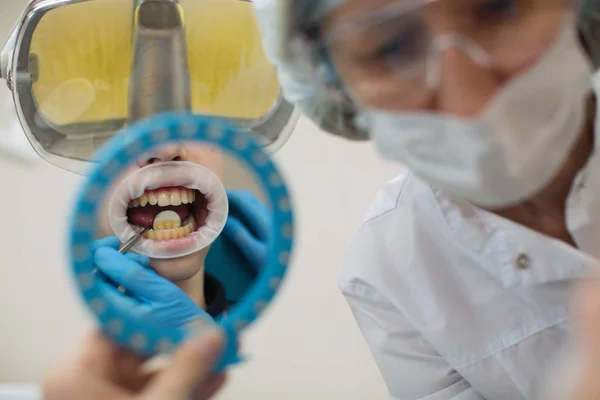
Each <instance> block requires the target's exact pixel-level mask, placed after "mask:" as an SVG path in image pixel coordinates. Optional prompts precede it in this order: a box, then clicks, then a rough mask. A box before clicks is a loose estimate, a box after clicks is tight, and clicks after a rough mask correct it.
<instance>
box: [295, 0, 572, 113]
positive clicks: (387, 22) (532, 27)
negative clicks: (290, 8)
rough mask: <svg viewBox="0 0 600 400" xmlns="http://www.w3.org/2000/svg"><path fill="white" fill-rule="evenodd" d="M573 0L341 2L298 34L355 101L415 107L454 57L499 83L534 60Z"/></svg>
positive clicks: (422, 104) (560, 25) (424, 100)
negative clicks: (493, 76)
mask: <svg viewBox="0 0 600 400" xmlns="http://www.w3.org/2000/svg"><path fill="white" fill-rule="evenodd" d="M576 5H577V2H575V1H573V0H373V1H363V2H356V1H355V2H342V6H341V7H344V10H343V12H338V13H336V14H335V15H332V16H331V18H328V19H326V20H325V21H319V23H318V24H316V25H317V26H314V25H315V24H309V26H307V27H300V29H297V33H298V34H299V35H300V36H304V37H305V42H306V43H308V47H309V48H312V50H310V51H311V52H312V54H313V57H314V59H315V60H316V61H317V62H321V63H322V61H323V60H324V59H325V60H326V62H327V63H329V65H331V66H332V67H333V68H335V70H336V72H337V75H339V76H340V77H341V78H342V80H343V81H344V82H345V83H346V86H349V87H350V88H351V91H352V95H353V97H355V99H357V100H359V102H360V103H363V102H365V103H370V104H374V103H378V104H381V103H382V101H383V99H385V101H386V103H387V104H386V108H392V109H420V108H423V107H425V105H426V103H427V101H428V100H429V99H430V97H431V94H432V93H433V92H434V91H435V90H436V89H437V88H438V87H439V85H440V82H441V80H442V77H443V76H444V77H445V76H446V75H444V73H445V72H447V71H448V69H447V68H446V66H448V65H452V64H453V65H455V66H457V65H458V62H457V57H461V58H463V59H468V60H469V61H468V62H469V63H472V64H474V65H476V66H478V67H480V68H485V69H489V71H490V72H491V73H493V74H494V75H495V76H497V77H498V80H500V81H502V80H507V79H509V78H511V77H512V76H514V75H516V74H517V73H519V72H521V71H523V70H525V69H527V68H528V67H531V66H532V65H534V64H535V63H536V61H537V60H539V59H540V57H541V56H542V55H543V54H544V53H545V52H546V50H548V49H549V48H550V47H551V46H552V44H553V43H554V42H555V40H556V39H557V37H558V36H559V35H560V34H561V32H563V30H564V27H565V24H566V22H567V21H568V20H569V17H570V16H572V15H573V14H574V11H575V10H576ZM340 11H341V10H340ZM305 47H306V46H305ZM304 50H306V48H305V49H304ZM464 70H466V69H464ZM376 99H377V100H376Z"/></svg>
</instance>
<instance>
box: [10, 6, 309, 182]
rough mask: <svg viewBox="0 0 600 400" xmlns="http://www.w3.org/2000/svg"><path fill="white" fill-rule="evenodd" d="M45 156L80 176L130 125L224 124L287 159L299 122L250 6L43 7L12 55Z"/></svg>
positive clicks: (30, 12)
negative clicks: (185, 119) (185, 115)
mask: <svg viewBox="0 0 600 400" xmlns="http://www.w3.org/2000/svg"><path fill="white" fill-rule="evenodd" d="M0 76H1V77H2V78H4V79H6V80H7V83H8V86H9V88H10V89H11V90H12V91H13V97H14V100H15V105H16V109H17V113H18V115H19V118H20V120H21V123H22V125H23V127H24V130H25V132H26V134H27V136H28V138H29V141H30V142H31V143H32V145H33V147H34V148H35V149H36V151H37V152H38V153H39V154H40V155H41V156H42V157H43V158H45V159H46V160H47V161H49V162H51V163H53V164H55V165H58V166H59V167H62V168H65V169H68V170H71V171H74V172H81V171H82V170H83V169H84V168H87V166H88V162H89V161H90V160H91V159H92V157H93V155H94V153H95V152H96V150H97V149H98V148H99V147H101V146H102V144H103V143H104V142H105V141H106V140H107V139H109V138H110V137H111V136H113V135H115V134H116V133H118V132H119V131H120V129H122V128H123V127H125V126H127V125H128V124H130V123H133V122H135V121H138V120H141V119H144V118H147V117H150V116H152V115H154V114H157V113H161V112H167V111H190V112H192V113H195V114H206V115H213V116H219V117H225V118H229V119H232V120H234V121H236V122H237V123H239V124H242V125H243V126H246V127H247V128H249V129H250V130H252V131H253V132H255V133H256V134H257V135H259V136H260V137H261V139H262V141H263V143H264V145H265V146H268V148H269V149H273V150H274V149H276V148H278V147H279V146H281V145H282V144H283V142H285V140H287V137H288V136H289V134H291V131H292V129H293V128H294V126H295V123H296V121H297V118H298V113H297V112H296V110H295V109H294V107H293V106H292V105H290V104H289V103H287V102H286V101H285V100H283V98H282V96H281V91H280V87H279V84H278V81H277V76H276V71H275V68H274V67H273V66H272V65H271V64H270V62H269V61H268V60H267V59H266V57H265V55H264V53H263V49H262V45H261V40H260V34H259V30H258V27H257V25H256V23H255V20H254V15H253V11H252V5H251V3H250V2H248V1H243V0H34V1H33V2H32V3H30V4H29V5H28V6H27V8H26V10H25V12H24V14H23V17H22V19H21V20H20V22H19V23H18V24H17V25H16V26H15V28H14V29H13V31H12V33H11V35H10V37H9V40H8V42H7V44H6V45H5V47H4V49H3V50H2V53H1V63H0Z"/></svg>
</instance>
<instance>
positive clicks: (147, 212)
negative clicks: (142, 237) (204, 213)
mask: <svg viewBox="0 0 600 400" xmlns="http://www.w3.org/2000/svg"><path fill="white" fill-rule="evenodd" d="M188 207H189V206H188V205H187V204H182V205H180V206H168V207H159V206H146V207H137V208H131V209H129V210H128V212H127V217H128V221H129V223H130V224H132V225H137V226H141V227H142V228H147V227H149V226H152V223H153V222H154V218H155V217H156V216H157V215H158V214H159V213H160V212H162V211H167V210H172V211H175V212H176V213H177V215H179V218H180V219H181V220H182V221H185V219H186V218H187V217H188V216H189V215H190V210H189V208H188Z"/></svg>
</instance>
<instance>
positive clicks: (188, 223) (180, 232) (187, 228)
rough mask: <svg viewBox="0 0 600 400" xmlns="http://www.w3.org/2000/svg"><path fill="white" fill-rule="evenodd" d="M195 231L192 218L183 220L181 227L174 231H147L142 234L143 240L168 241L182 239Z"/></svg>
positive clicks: (194, 223)
mask: <svg viewBox="0 0 600 400" xmlns="http://www.w3.org/2000/svg"><path fill="white" fill-rule="evenodd" d="M195 231H196V222H195V221H194V218H193V217H191V216H190V217H188V219H186V220H185V222H184V225H183V227H181V228H174V229H160V230H153V229H151V230H149V231H148V232H146V233H145V234H144V238H146V239H150V240H170V239H179V238H184V237H186V236H188V235H189V234H191V233H192V232H195Z"/></svg>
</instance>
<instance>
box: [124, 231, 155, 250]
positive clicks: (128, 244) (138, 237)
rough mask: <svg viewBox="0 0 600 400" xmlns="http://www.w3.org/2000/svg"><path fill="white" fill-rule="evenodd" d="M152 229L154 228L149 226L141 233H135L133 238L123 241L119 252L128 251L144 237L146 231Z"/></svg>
mask: <svg viewBox="0 0 600 400" xmlns="http://www.w3.org/2000/svg"><path fill="white" fill-rule="evenodd" d="M150 229H152V227H150V226H149V227H147V228H146V229H144V230H143V231H141V232H140V233H138V234H136V235H133V236H132V237H131V239H129V240H128V241H126V242H125V243H123V246H121V248H120V249H119V253H127V252H128V251H129V250H131V249H132V248H133V246H135V245H136V244H138V242H139V241H140V240H141V239H142V236H144V233H146V232H148V231H149V230H150Z"/></svg>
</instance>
